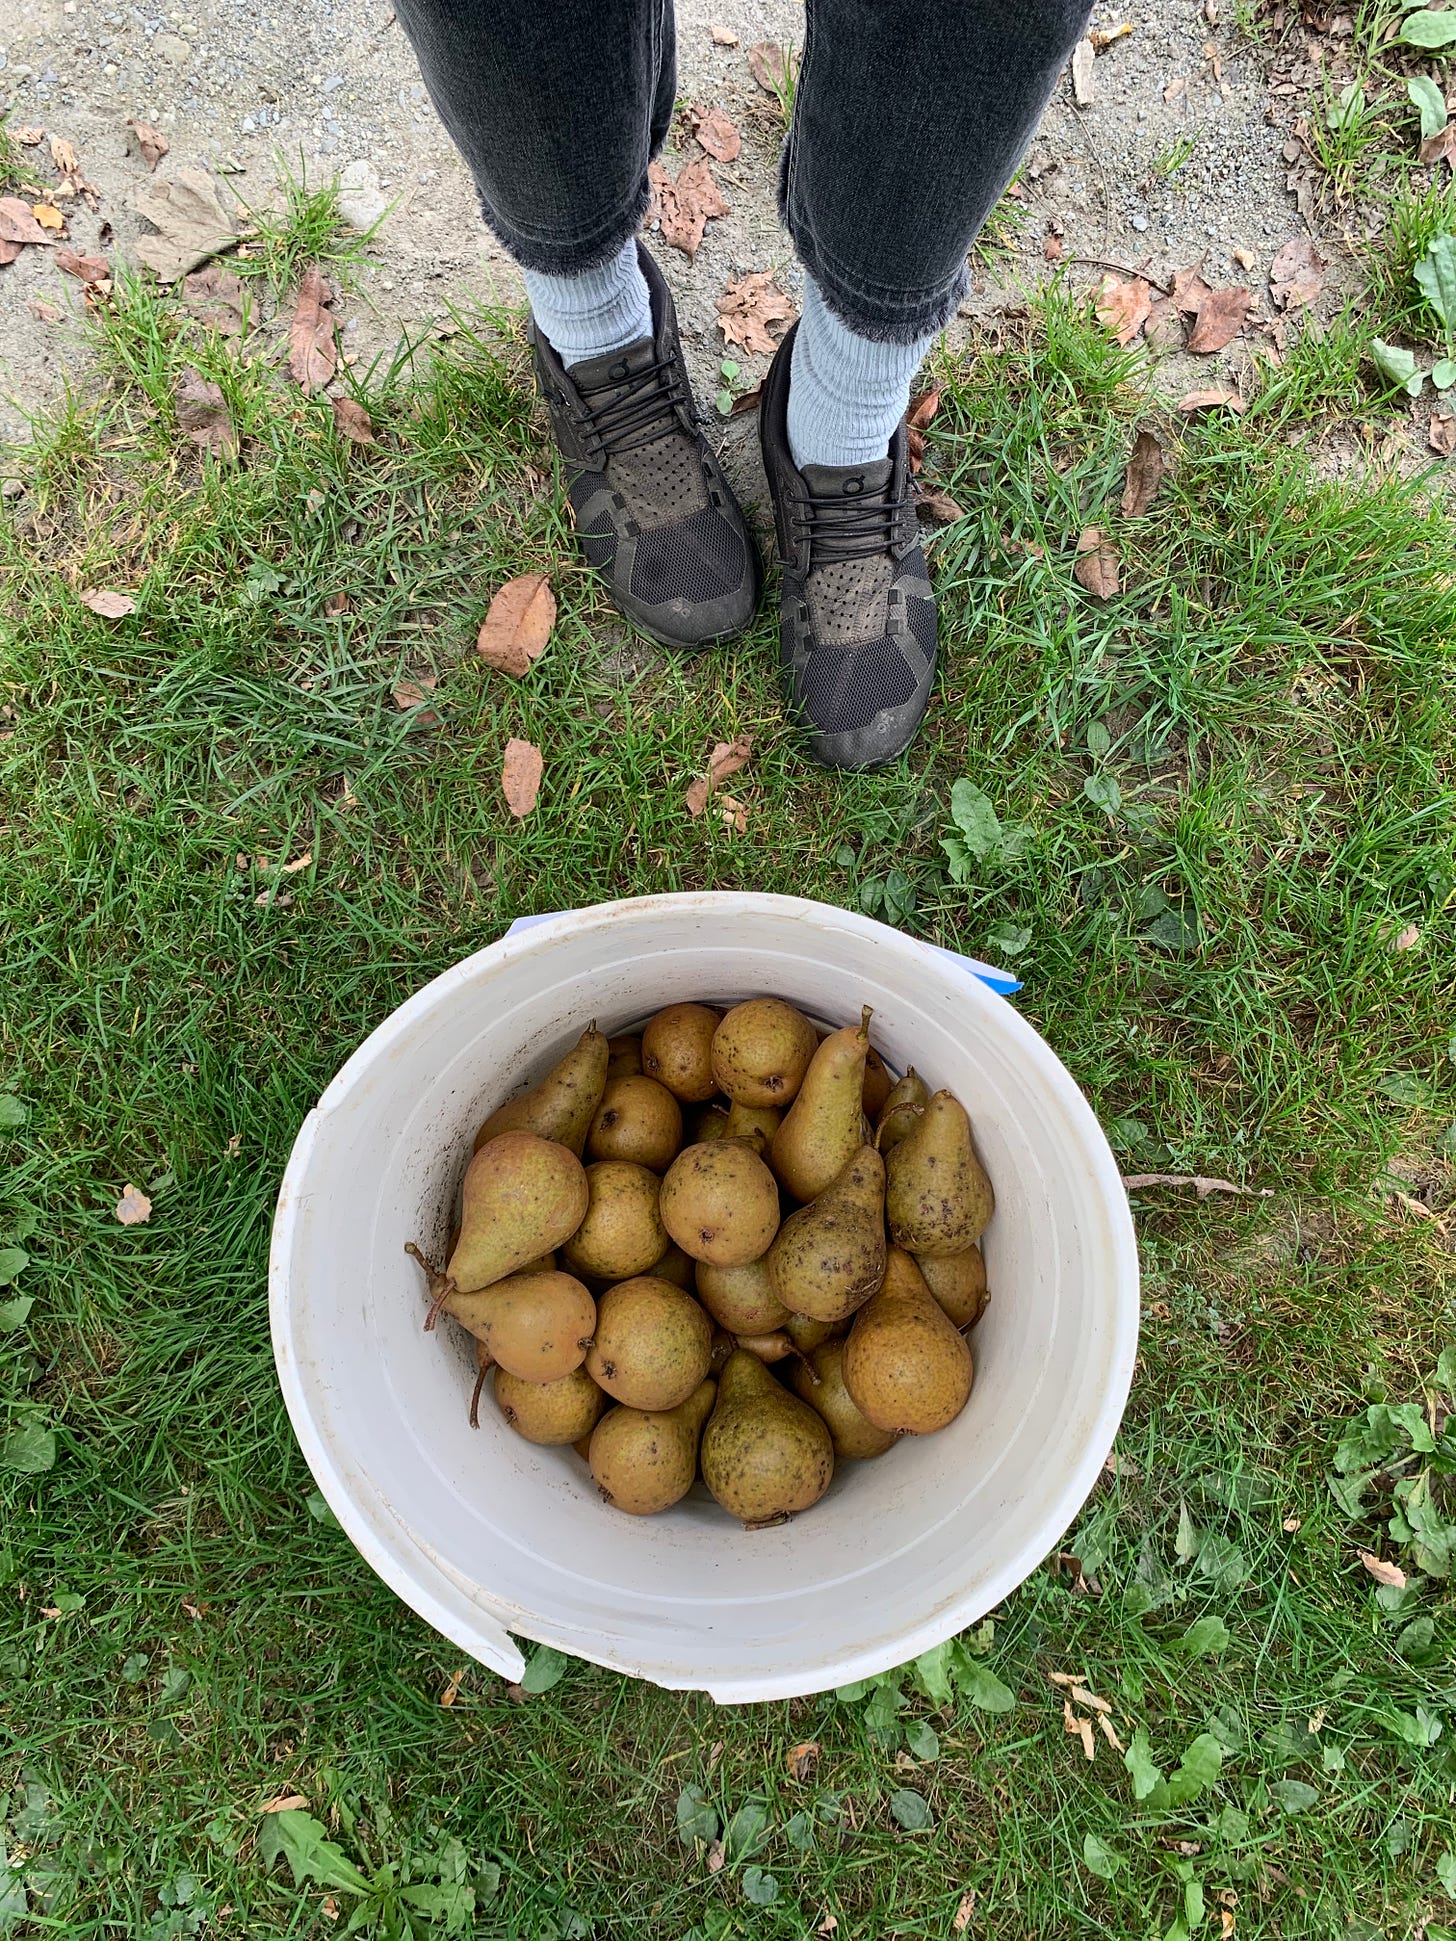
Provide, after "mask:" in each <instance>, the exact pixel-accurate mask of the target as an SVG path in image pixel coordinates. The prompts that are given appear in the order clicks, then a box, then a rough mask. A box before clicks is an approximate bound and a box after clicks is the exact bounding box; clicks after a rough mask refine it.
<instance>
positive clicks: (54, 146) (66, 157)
mask: <svg viewBox="0 0 1456 1941" xmlns="http://www.w3.org/2000/svg"><path fill="white" fill-rule="evenodd" d="M51 160H52V161H53V162H54V163H55V165H56V168H57V170H58V171H59V172H60V173H61V174H62V175H79V174H80V173H81V158H80V156H79V155H78V154H77V153H76V144H75V143H74V142H68V141H67V140H66V138H65V136H64V135H52V136H51Z"/></svg>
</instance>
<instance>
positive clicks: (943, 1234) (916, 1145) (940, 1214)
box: [885, 1092, 996, 1255]
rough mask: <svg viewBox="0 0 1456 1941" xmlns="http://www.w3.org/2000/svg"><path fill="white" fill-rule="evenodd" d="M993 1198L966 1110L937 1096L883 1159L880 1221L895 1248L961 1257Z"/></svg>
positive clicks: (974, 1238)
mask: <svg viewBox="0 0 1456 1941" xmlns="http://www.w3.org/2000/svg"><path fill="white" fill-rule="evenodd" d="M995 1204H996V1201H995V1196H994V1195H993V1193H992V1191H991V1182H990V1180H989V1179H987V1177H986V1171H985V1168H984V1167H983V1166H982V1164H981V1162H980V1160H979V1159H978V1158H977V1157H976V1149H975V1147H974V1146H973V1145H972V1143H971V1122H970V1120H969V1119H968V1118H967V1117H966V1113H965V1108H964V1106H962V1105H961V1104H960V1102H959V1100H957V1099H955V1098H953V1097H952V1095H951V1094H950V1093H949V1092H937V1093H936V1094H935V1096H934V1097H933V1098H932V1099H931V1101H930V1103H929V1104H928V1105H927V1106H926V1108H925V1112H924V1115H923V1117H921V1118H919V1119H917V1120H916V1122H915V1124H914V1125H913V1126H912V1127H911V1129H910V1130H909V1132H907V1133H906V1134H905V1137H904V1138H903V1139H902V1140H901V1141H900V1142H899V1144H898V1145H896V1146H894V1147H892V1148H891V1150H890V1154H889V1157H888V1158H887V1159H886V1161H885V1218H886V1221H887V1223H888V1225H889V1229H890V1238H891V1239H892V1240H893V1241H894V1243H895V1245H896V1246H897V1247H903V1248H904V1249H905V1251H906V1253H913V1254H920V1255H926V1254H963V1253H964V1252H965V1250H966V1248H967V1247H970V1246H972V1245H974V1243H975V1242H976V1241H977V1240H979V1239H980V1237H981V1235H982V1234H983V1233H984V1232H985V1230H986V1223H987V1221H988V1220H989V1219H990V1218H991V1214H992V1211H993V1209H994V1207H995Z"/></svg>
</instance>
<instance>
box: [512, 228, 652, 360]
mask: <svg viewBox="0 0 1456 1941" xmlns="http://www.w3.org/2000/svg"><path fill="white" fill-rule="evenodd" d="M525 278H526V295H527V296H528V297H529V299H530V303H531V315H532V316H533V317H534V318H535V320H536V327H537V329H538V330H539V331H540V332H541V334H542V336H543V337H544V338H545V339H546V341H547V343H548V344H550V346H551V348H552V349H553V350H554V351H555V352H556V355H557V356H558V357H559V358H560V359H561V361H562V363H563V364H565V365H567V366H568V367H569V366H571V365H572V364H579V363H581V362H582V361H583V360H584V359H585V358H588V357H603V356H605V355H606V353H607V352H608V351H614V350H625V349H626V348H627V346H628V344H635V343H637V342H638V340H639V339H641V338H643V337H650V336H651V335H652V297H651V294H650V292H649V291H648V288H647V279H646V277H645V276H644V275H643V274H642V265H641V264H640V263H639V262H638V260H637V238H636V237H635V236H629V237H628V238H627V240H626V242H625V243H623V245H622V247H621V250H620V251H619V252H618V254H617V255H616V256H615V257H613V258H612V260H611V261H610V262H607V263H600V264H598V265H597V267H596V268H595V269H590V270H582V271H581V272H580V273H579V274H578V275H576V276H544V275H542V273H541V272H540V271H539V270H527V271H526V272H525Z"/></svg>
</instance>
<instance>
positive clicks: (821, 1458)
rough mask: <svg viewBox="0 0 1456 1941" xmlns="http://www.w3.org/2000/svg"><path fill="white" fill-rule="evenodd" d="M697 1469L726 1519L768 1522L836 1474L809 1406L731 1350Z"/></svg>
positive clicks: (803, 1506)
mask: <svg viewBox="0 0 1456 1941" xmlns="http://www.w3.org/2000/svg"><path fill="white" fill-rule="evenodd" d="M957 1338H959V1337H957ZM702 1465H703V1481H704V1482H705V1483H706V1484H707V1485H708V1488H709V1489H710V1490H711V1491H712V1492H713V1494H714V1496H716V1497H717V1499H718V1501H719V1502H720V1503H721V1504H722V1506H723V1508H724V1509H725V1510H727V1512H728V1514H729V1515H730V1516H736V1517H738V1518H739V1519H740V1521H742V1522H744V1523H748V1524H757V1523H770V1522H774V1521H777V1520H778V1519H779V1518H781V1517H786V1516H792V1515H793V1513H794V1512H795V1511H796V1510H807V1509H808V1508H809V1507H810V1506H811V1505H812V1504H814V1503H817V1502H818V1501H819V1498H820V1497H821V1496H822V1495H823V1494H824V1492H825V1490H826V1489H828V1487H829V1479H830V1477H831V1476H832V1475H833V1474H834V1443H833V1441H832V1439H831V1437H830V1434H829V1431H828V1429H827V1428H826V1427H825V1426H824V1423H823V1421H822V1420H821V1419H820V1417H819V1416H817V1415H816V1414H815V1413H814V1411H813V1409H811V1408H810V1407H809V1405H808V1403H807V1402H801V1401H800V1400H799V1399H798V1397H797V1396H795V1395H790V1394H789V1392H788V1390H787V1389H784V1388H781V1387H780V1386H779V1384H778V1383H777V1382H776V1381H775V1380H774V1378H773V1376H772V1375H770V1373H769V1372H768V1370H767V1368H765V1367H764V1365H763V1363H762V1362H761V1361H760V1360H759V1359H758V1357H757V1356H756V1355H751V1354H749V1353H748V1352H747V1351H746V1350H745V1349H743V1348H736V1349H735V1350H734V1352H733V1353H732V1354H731V1355H730V1356H729V1357H728V1360H727V1361H726V1363H725V1364H724V1367H723V1373H722V1374H721V1375H720V1376H719V1378H718V1399H717V1402H716V1403H715V1404H714V1408H713V1413H712V1415H711V1416H710V1417H709V1419H708V1426H707V1428H706V1429H705V1430H704V1431H703V1447H702Z"/></svg>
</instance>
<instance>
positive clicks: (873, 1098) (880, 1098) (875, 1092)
mask: <svg viewBox="0 0 1456 1941" xmlns="http://www.w3.org/2000/svg"><path fill="white" fill-rule="evenodd" d="M894 1083H895V1081H894V1079H892V1078H891V1076H890V1073H889V1070H888V1068H887V1066H886V1064H885V1061H884V1059H883V1058H881V1056H880V1054H879V1053H878V1052H877V1051H876V1050H875V1048H874V1046H873V1045H871V1046H870V1048H869V1050H868V1051H867V1052H866V1053H865V1075H864V1091H863V1092H862V1093H861V1095H860V1102H859V1104H860V1110H861V1112H863V1113H864V1115H865V1117H866V1118H867V1119H868V1120H869V1122H870V1124H871V1125H873V1124H874V1122H875V1120H876V1119H877V1118H878V1117H879V1116H880V1113H881V1112H882V1111H883V1110H884V1106H885V1100H886V1099H887V1098H888V1097H889V1096H890V1093H891V1091H892V1089H893V1087H894Z"/></svg>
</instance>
